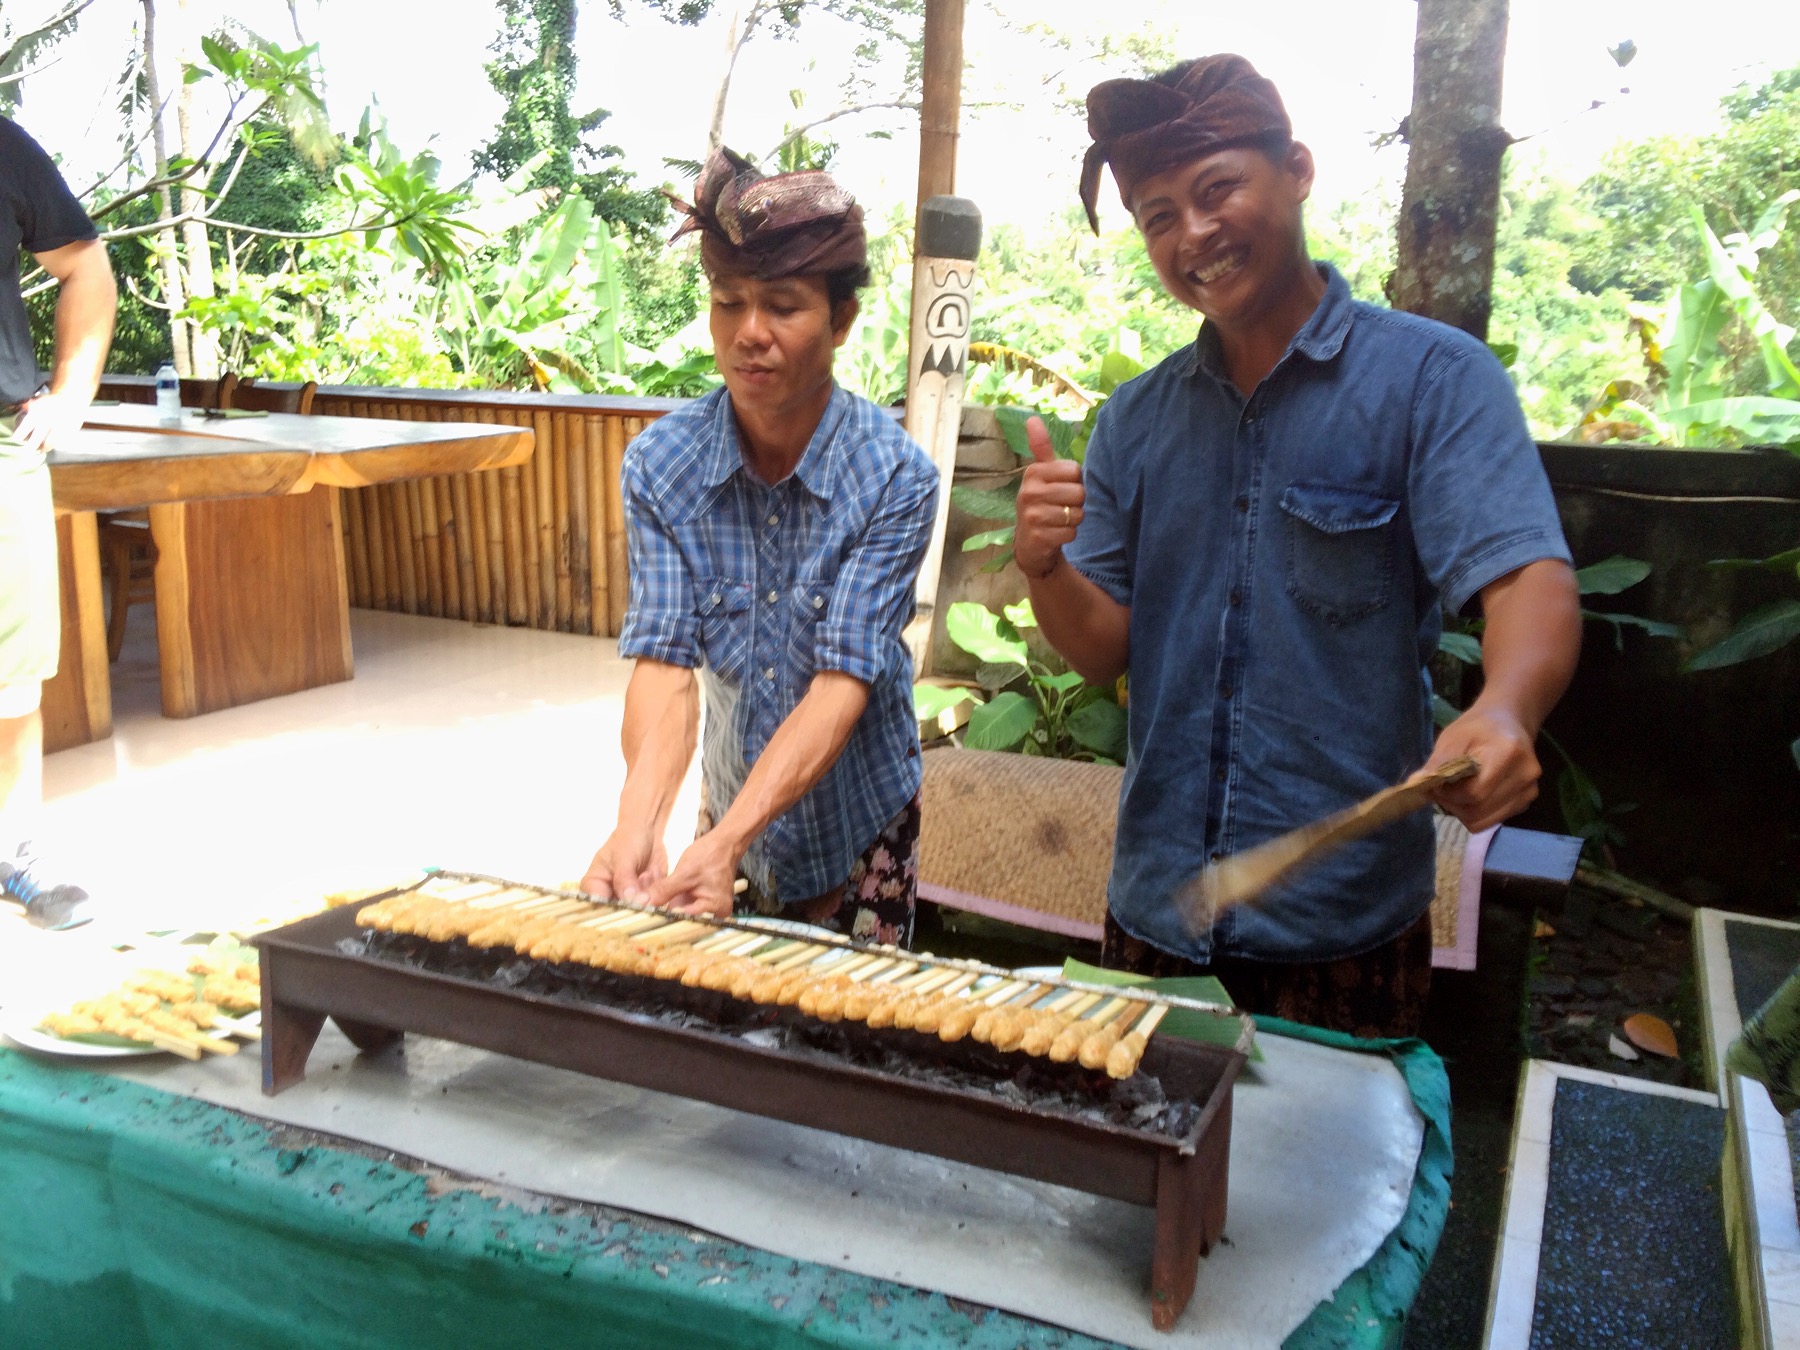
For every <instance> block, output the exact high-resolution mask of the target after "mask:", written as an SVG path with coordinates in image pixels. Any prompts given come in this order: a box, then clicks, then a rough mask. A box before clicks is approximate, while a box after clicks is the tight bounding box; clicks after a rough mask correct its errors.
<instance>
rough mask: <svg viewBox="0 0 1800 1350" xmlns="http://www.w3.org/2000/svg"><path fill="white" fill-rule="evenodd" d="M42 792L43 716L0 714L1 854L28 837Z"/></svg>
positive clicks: (7, 855)
mask: <svg viewBox="0 0 1800 1350" xmlns="http://www.w3.org/2000/svg"><path fill="white" fill-rule="evenodd" d="M43 796H44V720H43V718H42V717H41V716H39V714H38V713H37V712H36V711H33V712H31V713H29V714H27V715H26V716H24V717H0V856H4V857H8V858H10V857H11V856H12V855H13V853H14V852H15V851H16V850H17V849H18V847H19V845H20V844H22V843H24V842H25V841H26V840H27V839H29V838H31V835H32V831H33V830H34V829H35V828H36V824H37V814H38V808H39V807H40V806H41V805H42V804H43Z"/></svg>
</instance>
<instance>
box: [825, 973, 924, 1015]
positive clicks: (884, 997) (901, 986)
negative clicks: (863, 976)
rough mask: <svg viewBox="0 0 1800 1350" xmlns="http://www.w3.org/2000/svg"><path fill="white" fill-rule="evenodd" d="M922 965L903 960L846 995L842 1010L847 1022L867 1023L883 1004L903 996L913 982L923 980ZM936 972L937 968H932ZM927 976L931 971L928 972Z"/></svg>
mask: <svg viewBox="0 0 1800 1350" xmlns="http://www.w3.org/2000/svg"><path fill="white" fill-rule="evenodd" d="M919 965H920V963H919V962H917V961H908V960H902V961H900V962H899V963H898V964H897V965H895V966H893V967H892V968H891V969H888V970H884V971H882V972H881V974H879V975H876V976H874V977H872V978H870V979H868V980H866V981H864V982H863V983H861V984H858V985H857V986H856V987H855V988H853V989H852V990H850V992H849V993H847V994H845V995H844V1006H843V1009H842V1012H843V1016H844V1020H845V1021H847V1022H866V1021H868V1020H869V1014H870V1013H871V1012H873V1011H874V1010H875V1008H876V1007H877V1006H878V1005H880V1004H881V1003H883V1002H888V1003H892V1002H894V1001H895V1000H896V999H899V998H901V997H902V996H903V993H904V990H905V989H906V987H907V986H908V984H909V983H911V982H916V981H918V980H922V979H923V978H924V975H921V974H920V972H919ZM931 969H932V970H935V969H936V967H932V968H931ZM926 973H927V974H929V973H930V971H927V972H926Z"/></svg>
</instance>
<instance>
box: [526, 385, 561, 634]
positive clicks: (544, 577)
mask: <svg viewBox="0 0 1800 1350" xmlns="http://www.w3.org/2000/svg"><path fill="white" fill-rule="evenodd" d="M531 434H532V437H533V440H534V445H533V448H532V452H531V459H530V461H529V463H530V467H531V488H532V492H531V496H532V500H533V502H534V503H535V504H536V509H535V510H534V511H532V513H531V516H532V526H533V533H534V534H535V535H536V539H535V541H534V542H535V547H536V549H537V603H536V604H535V605H534V606H532V616H533V617H532V626H533V627H534V628H543V629H547V630H554V629H555V628H556V453H555V451H554V449H553V448H552V446H551V443H550V413H549V411H548V410H543V411H539V410H537V409H533V410H532V414H531Z"/></svg>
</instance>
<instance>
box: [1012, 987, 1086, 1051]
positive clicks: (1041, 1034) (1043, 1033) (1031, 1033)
mask: <svg viewBox="0 0 1800 1350" xmlns="http://www.w3.org/2000/svg"><path fill="white" fill-rule="evenodd" d="M1070 992H1071V993H1072V994H1074V998H1073V999H1072V1000H1071V1001H1070V1002H1068V1003H1067V1004H1066V1005H1065V1006H1064V1007H1063V1008H1062V1009H1061V1011H1058V1012H1053V1013H1052V1014H1051V1015H1050V1016H1048V1017H1041V1018H1038V1019H1037V1020H1036V1021H1035V1022H1033V1023H1032V1025H1031V1027H1030V1028H1029V1029H1028V1030H1027V1031H1026V1033H1025V1035H1024V1038H1023V1039H1022V1040H1020V1042H1019V1049H1021V1050H1023V1051H1024V1052H1025V1053H1026V1054H1028V1055H1043V1054H1048V1053H1049V1051H1050V1047H1051V1046H1052V1045H1054V1044H1055V1043H1056V1038H1057V1037H1058V1036H1060V1035H1061V1034H1062V1033H1063V1030H1064V1029H1065V1028H1066V1027H1068V1026H1069V1024H1070V1023H1072V1022H1073V1021H1075V1019H1076V1018H1078V1017H1080V1016H1081V1015H1082V1014H1083V1013H1085V1012H1087V1011H1088V1009H1090V1008H1092V1007H1093V1006H1094V1005H1095V1004H1097V1003H1099V1002H1100V1001H1101V1000H1102V999H1103V998H1105V997H1106V995H1104V994H1083V993H1079V992H1077V991H1074V990H1071V991H1070Z"/></svg>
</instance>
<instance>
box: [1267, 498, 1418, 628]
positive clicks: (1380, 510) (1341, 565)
mask: <svg viewBox="0 0 1800 1350" xmlns="http://www.w3.org/2000/svg"><path fill="white" fill-rule="evenodd" d="M1399 509H1400V503H1399V502H1397V501H1395V500H1394V499H1393V498H1391V497H1377V496H1375V495H1374V494H1372V493H1367V492H1358V491H1356V490H1354V489H1351V488H1339V487H1328V486H1326V485H1325V484H1322V483H1293V484H1290V485H1289V486H1288V487H1287V488H1285V489H1284V490H1283V491H1282V494H1281V510H1282V513H1283V516H1284V517H1285V519H1284V520H1283V522H1282V524H1283V525H1284V527H1285V529H1286V533H1287V591H1288V594H1289V595H1291V596H1293V597H1294V599H1296V600H1298V601H1299V602H1300V604H1301V607H1302V608H1304V609H1306V610H1308V611H1310V612H1311V613H1313V614H1315V615H1317V616H1318V617H1319V618H1321V619H1323V620H1325V622H1326V623H1329V624H1332V625H1334V626H1335V625H1339V624H1347V623H1353V622H1355V621H1356V620H1357V619H1360V618H1363V617H1364V616H1366V615H1369V614H1373V613H1374V612H1375V611H1376V610H1378V609H1380V608H1382V607H1383V606H1384V605H1386V604H1387V602H1388V597H1389V595H1390V593H1391V591H1392V589H1393V583H1394V537H1393V536H1394V529H1393V520H1394V514H1395V513H1396V512H1397V511H1399Z"/></svg>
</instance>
